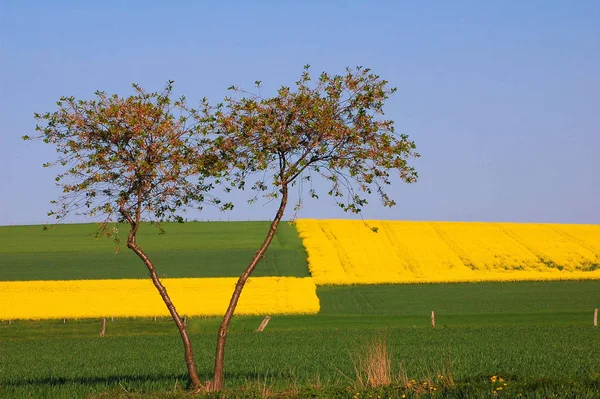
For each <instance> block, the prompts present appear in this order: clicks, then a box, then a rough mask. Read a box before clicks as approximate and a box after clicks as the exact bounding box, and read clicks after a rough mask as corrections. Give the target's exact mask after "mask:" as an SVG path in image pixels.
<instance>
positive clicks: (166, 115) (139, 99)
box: [23, 81, 217, 389]
mask: <svg viewBox="0 0 600 399" xmlns="http://www.w3.org/2000/svg"><path fill="white" fill-rule="evenodd" d="M172 83H173V82H172V81H170V82H168V84H167V85H166V87H165V88H164V90H163V91H162V92H155V93H147V92H145V91H144V90H143V89H142V88H141V87H139V86H137V85H134V86H133V87H134V89H135V94H134V95H132V96H129V97H127V98H120V97H118V96H117V95H113V96H107V95H106V94H105V93H104V92H96V96H97V98H96V99H95V100H90V101H78V100H76V99H75V98H73V97H63V98H61V99H60V101H58V102H57V105H58V108H59V109H58V111H56V112H52V113H50V112H47V113H44V114H37V113H36V114H35V118H36V119H37V120H38V123H39V124H38V125H37V126H36V130H37V131H38V132H40V133H39V136H37V137H33V138H32V137H28V136H24V137H23V138H24V139H26V140H29V139H41V140H43V142H45V143H48V144H52V145H54V146H55V147H56V151H57V152H58V154H59V157H58V159H57V160H56V161H54V162H50V163H47V164H44V166H45V167H49V166H59V167H62V168H63V169H64V171H63V172H62V173H60V174H59V175H58V176H57V177H56V182H57V184H58V186H59V187H60V188H62V195H61V196H60V198H59V199H58V200H57V201H53V203H54V204H55V205H56V209H55V210H53V211H52V212H50V213H49V214H52V215H55V216H56V218H57V219H63V218H64V217H66V216H67V215H68V214H69V213H72V212H80V213H81V214H83V215H85V216H89V217H99V216H101V217H103V220H104V221H103V222H102V223H101V228H103V231H104V232H109V231H110V230H109V229H107V228H106V227H107V223H109V222H111V221H112V222H114V221H120V222H126V223H127V224H128V225H129V232H128V235H127V247H128V248H129V249H131V250H132V251H133V252H134V253H135V254H136V255H137V256H138V257H139V258H140V259H141V260H142V261H143V262H144V264H145V265H146V267H147V269H148V272H149V274H150V278H151V279H152V282H153V284H154V286H155V287H156V289H157V290H158V292H159V294H160V296H161V298H162V300H163V301H164V303H165V305H166V307H167V308H168V310H169V313H170V314H171V316H172V318H173V321H174V322H175V324H176V325H177V329H178V330H179V334H180V336H181V339H182V341H183V346H184V353H185V363H186V366H187V370H188V374H189V378H190V383H191V385H192V386H193V387H194V388H196V389H199V388H200V387H202V383H201V381H200V379H199V377H198V373H197V371H196V365H195V363H194V354H193V350H192V345H191V342H190V339H189V336H188V333H187V331H186V327H185V325H184V323H183V321H182V319H181V317H180V315H179V313H178V312H177V309H176V308H175V305H174V304H173V302H172V301H171V298H170V297H169V294H168V293H167V290H166V288H165V287H164V285H163V284H162V283H161V281H160V279H159V277H158V275H157V272H156V269H155V267H154V264H153V263H152V261H151V260H150V258H149V257H148V255H147V254H146V253H145V252H144V250H143V249H142V247H141V246H140V245H139V244H138V242H137V241H136V237H137V232H138V229H139V227H140V223H141V222H142V220H144V218H151V219H153V220H159V221H162V220H165V221H166V220H175V221H182V218H181V215H180V214H179V211H180V210H182V208H184V207H187V206H199V204H201V203H202V202H203V201H204V200H205V195H206V193H207V190H209V189H210V188H211V187H210V185H208V184H205V183H204V176H206V175H210V174H211V173H212V172H215V173H217V172H216V169H214V167H216V166H217V163H214V162H213V161H214V159H213V161H211V162H204V161H203V159H204V158H203V157H202V154H203V151H202V148H201V147H202V145H203V144H204V140H203V139H202V137H203V136H202V122H201V121H198V120H197V119H196V118H193V119H190V113H189V112H188V111H187V110H186V107H185V104H184V99H183V98H182V99H181V100H179V101H176V102H173V101H172V100H171V91H172V88H173V86H172ZM176 112H179V116H176V115H175V114H174V113H176ZM194 120H195V122H194ZM109 234H110V233H109Z"/></svg>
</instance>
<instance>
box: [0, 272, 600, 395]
mask: <svg viewBox="0 0 600 399" xmlns="http://www.w3.org/2000/svg"><path fill="white" fill-rule="evenodd" d="M318 295H319V297H320V299H321V306H322V310H321V313H320V314H318V315H313V316H274V317H273V318H272V320H271V322H270V323H269V325H268V326H267V329H266V330H265V332H263V333H261V334H256V333H254V332H253V331H254V329H255V328H256V327H257V326H258V324H259V323H260V321H261V319H262V317H237V318H234V322H233V324H232V327H231V331H232V332H231V335H230V339H229V341H228V345H229V346H228V351H227V369H226V371H227V374H226V378H227V386H228V388H230V389H235V390H236V392H238V393H239V392H246V390H248V389H250V390H252V389H258V387H259V385H260V384H259V381H260V382H261V383H262V384H263V387H264V384H265V380H266V381H267V382H266V384H267V386H271V385H272V386H273V389H275V390H276V389H281V390H284V389H289V387H290V386H294V385H297V386H299V387H300V388H301V390H302V389H304V390H307V391H306V395H312V394H314V393H315V392H314V391H311V390H310V386H311V385H312V384H314V383H316V381H317V380H318V379H320V381H321V384H322V385H324V386H325V387H326V388H323V389H321V390H319V391H318V393H317V394H318V395H323V396H322V397H330V396H334V395H335V396H338V397H352V395H349V396H345V394H346V393H348V392H347V391H345V389H347V387H349V386H351V385H352V384H351V382H350V381H348V380H347V379H346V378H345V377H344V376H343V375H346V376H350V377H353V373H354V368H353V363H352V357H353V356H355V355H356V353H358V352H359V351H360V348H361V347H363V346H364V345H365V344H366V343H367V342H369V341H370V340H371V339H372V338H373V337H384V338H386V339H387V341H388V344H389V350H390V352H391V354H392V357H393V364H394V367H396V369H398V367H399V365H400V364H401V363H403V364H404V367H405V369H406V372H407V373H408V376H409V377H410V378H414V379H417V380H419V379H421V380H422V379H425V378H428V377H431V376H435V375H437V373H438V372H439V371H441V370H442V368H449V369H450V371H451V373H452V374H453V376H454V378H455V379H456V381H457V385H456V387H454V388H452V389H451V390H449V391H448V392H446V393H445V394H444V395H447V396H444V397H457V398H460V397H468V396H469V395H471V397H483V396H485V395H491V388H490V383H489V377H490V376H492V375H500V376H502V377H503V378H504V379H505V380H507V381H508V382H509V385H510V387H511V388H510V389H513V390H514V392H513V391H510V392H513V393H514V395H513V396H505V397H517V394H518V393H520V392H522V391H525V392H529V397H536V395H538V394H539V397H548V396H550V395H551V396H554V394H555V393H560V392H575V393H576V394H573V395H571V397H585V396H586V395H588V393H590V392H591V393H595V392H597V389H598V388H599V386H598V384H599V380H600V359H599V358H598V356H597V354H598V353H600V329H598V328H594V327H593V326H592V312H593V308H594V307H596V306H598V305H597V304H598V303H600V282H599V281H566V282H519V283H497V284H493V283H477V284H424V285H380V286H349V287H319V288H318ZM431 310H435V311H436V314H437V327H436V328H435V329H432V328H430V327H429V315H430V312H431ZM219 321H220V320H219V319H218V318H190V320H189V331H190V333H191V334H192V339H193V343H194V347H195V349H196V355H197V361H198V367H199V370H200V373H201V374H202V378H205V379H206V378H209V377H210V371H211V367H212V359H213V350H214V345H215V339H216V331H217V328H218V323H219ZM99 329H100V321H99V320H67V322H66V323H65V324H63V322H62V321H60V320H59V321H35V322H34V321H16V322H14V323H13V324H8V323H6V322H4V323H2V324H0V397H16V398H18V397H27V396H28V395H31V396H33V397H41V396H43V397H85V396H86V395H88V394H92V393H96V394H98V395H99V396H98V397H103V396H101V395H100V394H101V393H103V392H111V395H113V396H119V395H121V394H125V390H127V391H128V392H130V393H132V392H133V393H136V392H137V393H138V394H140V395H143V396H144V395H146V394H147V393H148V392H154V393H160V392H162V393H164V394H165V395H166V392H167V391H171V390H172V389H173V387H174V386H175V383H176V381H177V383H178V384H179V386H181V384H182V383H183V384H185V381H186V377H185V368H184V365H183V361H182V353H181V352H182V350H181V344H180V341H179V338H178V335H177V331H176V329H175V327H174V325H173V322H172V321H170V320H169V319H167V318H164V319H159V320H158V321H153V320H152V319H116V320H115V321H114V322H110V321H109V322H108V323H107V329H106V334H107V336H106V337H105V338H99V337H98V332H99ZM240 389H241V390H240ZM390 389H392V388H390ZM569 390H571V391H569ZM573 390H574V391H573ZM517 391H520V392H517ZM311 392H312V393H311ZM380 393H381V394H383V395H384V396H383V397H398V396H395V395H396V394H397V391H393V389H392V391H390V392H388V391H385V390H384V391H382V392H380ZM181 395H183V394H180V395H179V396H181ZM232 395H233V393H232ZM386 395H387V396H386ZM489 397H492V396H489ZM565 397H569V396H565ZM588 397H594V396H588Z"/></svg>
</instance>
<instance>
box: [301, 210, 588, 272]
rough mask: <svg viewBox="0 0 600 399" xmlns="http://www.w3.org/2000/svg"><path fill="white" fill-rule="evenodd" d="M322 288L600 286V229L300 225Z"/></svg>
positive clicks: (503, 225) (436, 224)
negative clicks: (444, 284) (477, 283)
mask: <svg viewBox="0 0 600 399" xmlns="http://www.w3.org/2000/svg"><path fill="white" fill-rule="evenodd" d="M297 224H298V231H299V232H300V235H301V237H302V238H303V241H304V245H305V247H306V250H307V252H308V262H309V265H308V267H309V269H310V271H311V275H312V276H313V278H314V279H315V282H316V283H317V284H379V283H419V282H421V283H431V282H475V281H522V280H585V279H600V226H598V225H561V224H532V223H464V222H402V221H364V222H363V221H353V220H314V219H301V220H298V222H297Z"/></svg>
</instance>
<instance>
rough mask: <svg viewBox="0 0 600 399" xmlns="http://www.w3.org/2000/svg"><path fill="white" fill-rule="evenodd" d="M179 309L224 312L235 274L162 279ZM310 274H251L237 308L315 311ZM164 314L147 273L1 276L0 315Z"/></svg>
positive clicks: (191, 312)
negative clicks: (23, 278) (45, 278)
mask: <svg viewBox="0 0 600 399" xmlns="http://www.w3.org/2000/svg"><path fill="white" fill-rule="evenodd" d="M161 281H162V282H163V284H164V285H165V287H166V288H167V292H168V293H169V295H170V296H171V299H172V300H173V303H174V304H175V306H176V307H177V311H178V312H179V313H180V314H181V315H184V314H186V315H189V316H196V315H222V314H223V313H224V312H225V309H226V307H227V304H228V303H229V299H230V297H231V294H232V292H233V288H234V286H235V283H236V281H237V279H236V278H172V279H168V278H165V279H162V280H161ZM319 308H320V305H319V298H318V297H317V293H316V286H315V283H314V282H313V280H312V278H295V277H256V278H250V279H249V280H248V283H247V284H246V287H245V288H244V291H243V292H242V296H241V298H240V301H239V303H238V307H237V309H236V314H246V315H260V314H292V313H317V312H318V311H319ZM154 315H157V316H167V315H169V313H168V311H167V308H166V306H165V305H164V303H163V302H162V300H161V298H160V296H159V294H158V292H157V290H156V288H155V287H154V285H152V281H151V280H150V279H139V280H138V279H135V280H71V281H14V282H0V319H3V320H9V319H53V318H86V317H106V316H133V317H136V316H140V317H142V316H154Z"/></svg>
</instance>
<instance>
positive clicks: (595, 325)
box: [594, 308, 598, 327]
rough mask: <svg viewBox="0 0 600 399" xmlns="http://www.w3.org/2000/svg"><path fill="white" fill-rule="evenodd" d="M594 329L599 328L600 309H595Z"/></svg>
mask: <svg viewBox="0 0 600 399" xmlns="http://www.w3.org/2000/svg"><path fill="white" fill-rule="evenodd" d="M594 327H598V308H596V309H594Z"/></svg>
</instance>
